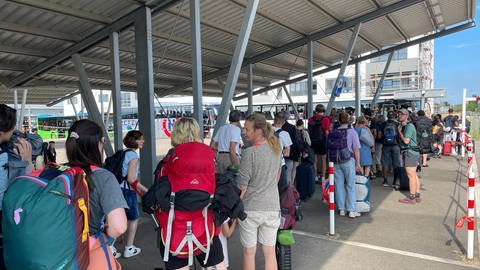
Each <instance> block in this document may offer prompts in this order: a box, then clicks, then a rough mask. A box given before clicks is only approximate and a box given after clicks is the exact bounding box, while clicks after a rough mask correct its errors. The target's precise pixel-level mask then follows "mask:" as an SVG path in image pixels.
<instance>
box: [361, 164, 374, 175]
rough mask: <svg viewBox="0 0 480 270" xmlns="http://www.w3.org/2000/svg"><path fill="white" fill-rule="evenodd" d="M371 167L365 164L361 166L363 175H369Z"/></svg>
mask: <svg viewBox="0 0 480 270" xmlns="http://www.w3.org/2000/svg"><path fill="white" fill-rule="evenodd" d="M371 169H372V167H371V166H365V167H363V175H365V176H366V177H369V176H370V170H371Z"/></svg>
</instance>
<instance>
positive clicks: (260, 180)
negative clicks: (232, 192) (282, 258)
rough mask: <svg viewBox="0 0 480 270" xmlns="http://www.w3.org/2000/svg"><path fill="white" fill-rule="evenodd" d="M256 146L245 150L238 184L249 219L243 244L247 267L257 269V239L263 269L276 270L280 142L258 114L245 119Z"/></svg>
mask: <svg viewBox="0 0 480 270" xmlns="http://www.w3.org/2000/svg"><path fill="white" fill-rule="evenodd" d="M243 133H244V134H245V137H246V138H247V140H249V141H251V142H252V143H253V146H251V147H249V148H247V149H245V150H244V152H243V155H242V160H241V162H240V170H239V175H238V180H237V185H238V187H239V188H240V190H241V198H242V199H243V205H244V207H245V212H246V213H247V218H246V219H245V220H244V221H239V222H238V223H239V230H240V242H241V243H242V246H243V260H242V262H243V266H242V269H243V270H253V269H255V253H256V251H257V241H258V242H260V244H262V250H263V255H264V258H265V261H264V262H265V264H264V267H263V268H262V269H265V270H276V269H277V259H276V255H275V244H276V240H277V231H278V228H279V226H280V198H279V194H278V188H277V182H278V180H279V178H280V159H281V153H282V148H281V146H280V141H279V139H278V138H277V136H275V132H274V131H273V129H272V127H271V126H270V124H269V123H267V121H266V119H265V116H263V115H262V114H258V113H254V114H252V115H249V116H248V117H247V118H246V119H245V126H244V131H243Z"/></svg>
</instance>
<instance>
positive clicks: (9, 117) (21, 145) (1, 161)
mask: <svg viewBox="0 0 480 270" xmlns="http://www.w3.org/2000/svg"><path fill="white" fill-rule="evenodd" d="M16 122H17V110H15V109H13V108H11V107H9V106H7V105H5V104H0V144H2V147H1V148H0V224H1V221H2V202H3V195H4V194H5V191H6V190H7V188H8V185H9V184H10V177H9V174H8V170H7V167H6V166H7V163H8V153H7V151H6V150H4V147H3V146H6V143H7V142H9V141H10V139H11V138H12V135H13V131H14V130H15V127H16ZM15 151H17V154H18V155H19V156H20V157H21V158H22V160H24V161H26V162H28V166H26V171H25V172H24V173H22V174H26V173H29V172H30V171H32V170H33V169H34V165H33V161H32V146H31V145H30V143H29V142H28V141H27V140H25V139H23V138H18V144H17V149H16V150H15ZM1 227H2V226H0V234H1V233H2V228H1ZM3 269H6V266H5V262H4V260H3V243H1V242H0V270H3Z"/></svg>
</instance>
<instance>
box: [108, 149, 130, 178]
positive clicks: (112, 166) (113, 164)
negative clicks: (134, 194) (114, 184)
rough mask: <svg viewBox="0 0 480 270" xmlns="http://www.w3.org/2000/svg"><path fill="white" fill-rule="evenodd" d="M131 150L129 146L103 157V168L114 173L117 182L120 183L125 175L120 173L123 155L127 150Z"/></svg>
mask: <svg viewBox="0 0 480 270" xmlns="http://www.w3.org/2000/svg"><path fill="white" fill-rule="evenodd" d="M129 151H133V150H132V149H130V148H127V149H122V150H118V151H117V152H115V154H113V155H111V156H109V157H108V158H106V159H105V164H103V168H104V169H106V170H108V171H110V172H111V173H113V175H115V177H116V178H117V181H118V183H119V184H121V183H122V182H123V181H124V180H125V177H124V176H123V175H122V168H123V161H124V160H125V155H126V154H127V152H129Z"/></svg>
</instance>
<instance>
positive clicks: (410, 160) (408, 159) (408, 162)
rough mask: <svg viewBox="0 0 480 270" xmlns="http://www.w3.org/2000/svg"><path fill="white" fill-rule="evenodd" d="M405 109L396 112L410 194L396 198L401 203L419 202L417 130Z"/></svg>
mask: <svg viewBox="0 0 480 270" xmlns="http://www.w3.org/2000/svg"><path fill="white" fill-rule="evenodd" d="M408 114H409V113H408V111H407V109H400V110H398V112H397V115H398V121H399V122H400V125H399V126H398V139H399V141H400V150H401V152H402V157H403V166H404V167H405V170H406V171H407V175H408V183H409V184H410V194H409V195H408V196H407V197H405V198H403V199H400V200H398V201H399V202H401V203H410V204H415V203H420V202H421V199H420V180H419V179H418V175H417V166H418V160H419V157H420V153H419V152H418V149H417V148H418V143H417V131H416V130H415V126H414V125H413V124H412V122H410V121H408Z"/></svg>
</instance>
